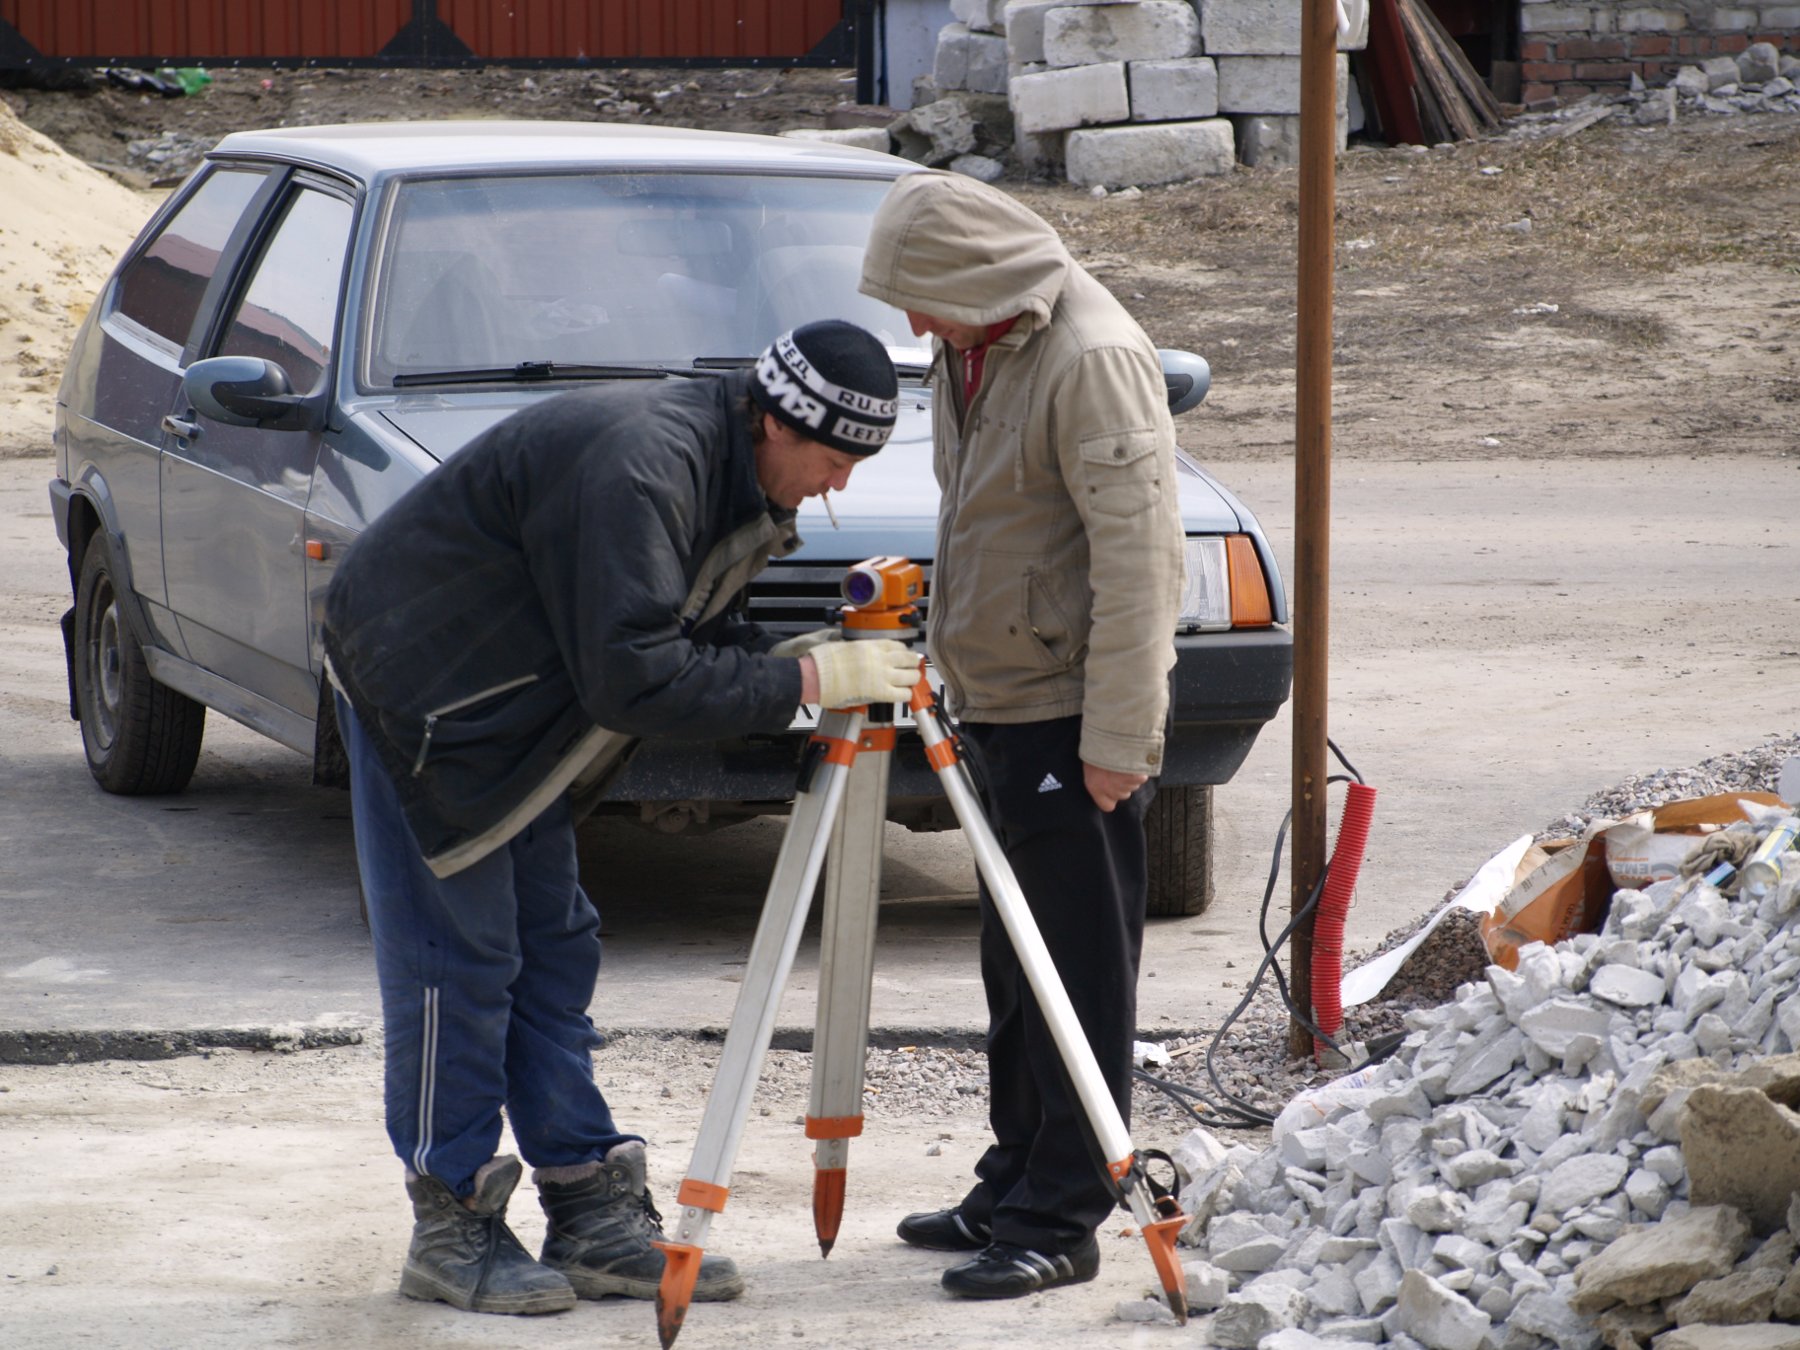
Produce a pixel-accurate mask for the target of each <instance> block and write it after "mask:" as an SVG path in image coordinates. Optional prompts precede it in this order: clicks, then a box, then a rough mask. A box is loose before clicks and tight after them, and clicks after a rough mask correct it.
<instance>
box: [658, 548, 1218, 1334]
mask: <svg viewBox="0 0 1800 1350" xmlns="http://www.w3.org/2000/svg"><path fill="white" fill-rule="evenodd" d="M921 588H922V580H921V571H920V569H919V568H918V567H917V566H916V565H914V564H912V563H909V562H907V561H906V560H905V559H899V558H876V559H871V560H870V561H869V562H867V563H864V564H861V565H859V566H858V567H856V568H853V569H851V572H850V574H849V575H848V576H847V577H846V578H845V582H844V587H843V591H844V598H845V599H846V600H848V601H850V602H851V604H850V605H848V606H847V607H845V608H844V610H843V611H842V615H843V622H844V629H845V632H844V637H845V639H846V640H849V641H854V640H855V639H856V638H857V637H859V636H861V637H865V638H876V637H888V638H901V639H903V640H911V638H912V637H913V636H914V635H915V634H916V631H917V630H916V620H915V618H914V606H913V605H912V604H911V603H910V602H911V600H912V599H913V598H915V597H916V596H917V595H918V594H919V592H920V590H921ZM908 706H909V707H910V709H911V710H912V713H913V717H914V721H915V723H916V725H917V728H918V732H919V736H920V738H921V739H922V740H923V741H924V743H925V757H926V759H927V761H928V762H929V763H930V764H931V766H932V768H933V769H934V770H936V772H937V774H938V777H939V780H940V781H941V782H942V784H943V787H944V792H945V795H946V796H947V797H948V798H949V800H950V805H951V807H952V808H953V809H954V811H955V812H956V818H957V820H958V822H959V823H960V824H961V825H962V828H963V832H964V834H965V835H966V837H967V838H968V840H969V844H970V848H971V850H972V851H973V853H974V855H975V863H976V866H977V868H978V869H979V870H980V872H981V876H982V878H983V879H984V880H985V881H986V882H987V886H988V890H989V892H990V894H991V895H992V897H993V901H994V907H995V909H996V910H997V911H998V913H999V915H1000V918H1001V921H1002V923H1003V924H1004V926H1005V928H1006V932H1007V936H1008V937H1009V938H1010V939H1011V941H1012V945H1013V948H1014V950H1015V951H1016V952H1017V953H1018V955H1019V962H1020V964H1021V965H1022V966H1023V967H1024V970H1025V974H1026V977H1027V979H1028V980H1029V982H1030V985H1031V989H1032V992H1033V994H1034V995H1036V997H1037V1001H1038V1005H1039V1007H1040V1008H1041V1009H1042V1011H1043V1014H1044V1019H1045V1021H1046V1022H1047V1023H1048V1024H1049V1026H1050V1029H1051V1033H1052V1035H1053V1037H1054V1039H1055V1041H1056V1045H1057V1049H1058V1051H1059V1052H1060V1054H1061V1056H1062V1061H1063V1064H1064V1066H1065V1067H1066V1068H1067V1070H1068V1073H1069V1078H1070V1081H1071V1082H1072V1083H1073V1084H1074V1086H1075V1090H1076V1095H1077V1096H1078V1097H1079V1098H1080V1100H1081V1104H1082V1107H1083V1109H1084V1110H1085V1112H1086V1113H1087V1118H1088V1122H1089V1124H1090V1126H1091V1127H1092V1129H1093V1132H1094V1138H1095V1140H1096V1141H1097V1142H1098V1144H1099V1145H1100V1148H1101V1153H1102V1156H1103V1157H1105V1158H1106V1159H1108V1160H1109V1161H1108V1162H1107V1164H1106V1170H1107V1172H1108V1173H1109V1174H1110V1176H1111V1178H1112V1181H1113V1184H1114V1186H1115V1187H1116V1188H1117V1190H1118V1192H1119V1194H1120V1197H1121V1200H1122V1202H1123V1203H1124V1204H1125V1205H1126V1206H1127V1207H1128V1208H1129V1209H1130V1211H1131V1213H1132V1216H1133V1218H1135V1219H1136V1221H1137V1224H1138V1227H1139V1229H1140V1230H1141V1231H1142V1232H1143V1235H1144V1241H1145V1243H1146V1244H1147V1245H1148V1247H1149V1249H1150V1257H1151V1260H1152V1261H1153V1262H1154V1263H1155V1266H1156V1271H1157V1275H1158V1277H1159V1278H1160V1280H1161V1282H1162V1286H1163V1289H1164V1291H1165V1292H1166V1293H1167V1296H1168V1300H1169V1306H1170V1307H1171V1308H1172V1309H1173V1310H1174V1312H1175V1315H1176V1316H1177V1317H1178V1318H1180V1319H1182V1320H1183V1321H1186V1318H1187V1301H1186V1298H1185V1293H1184V1290H1185V1281H1184V1277H1183V1275H1182V1271H1181V1267H1180V1263H1179V1262H1178V1261H1177V1260H1176V1257H1175V1239H1176V1236H1177V1234H1179V1233H1180V1231H1181V1228H1182V1226H1183V1224H1184V1223H1185V1222H1186V1219H1185V1216H1183V1214H1182V1212H1181V1207H1180V1205H1179V1204H1177V1203H1176V1201H1175V1200H1174V1199H1173V1198H1172V1197H1170V1196H1167V1195H1163V1194H1159V1193H1157V1192H1156V1191H1155V1190H1154V1188H1153V1187H1152V1186H1151V1184H1150V1181H1149V1178H1148V1177H1147V1176H1146V1175H1145V1173H1144V1168H1143V1164H1142V1162H1141V1161H1140V1160H1139V1159H1138V1157H1137V1155H1136V1153H1135V1152H1134V1150H1133V1148H1132V1143H1131V1138H1130V1135H1129V1133H1128V1132H1127V1131H1126V1128H1125V1122H1124V1120H1123V1118H1122V1117H1121V1116H1120V1114H1119V1109H1118V1106H1117V1105H1116V1103H1115V1102H1114V1101H1113V1098H1112V1095H1111V1093H1110V1092H1109V1091H1108V1090H1107V1087H1106V1083H1105V1080H1104V1079H1103V1078H1102V1077H1101V1075H1100V1068H1099V1065H1098V1064H1097V1063H1096V1062H1095V1060H1094V1055H1093V1051H1092V1049H1091V1048H1090V1047H1089V1045H1088V1042H1087V1037H1086V1036H1085V1035H1084V1034H1083V1032H1082V1030H1081V1025H1080V1023H1079V1021H1078V1020H1077V1019H1076V1015H1075V1010H1074V1008H1073V1006H1072V1005H1071V1004H1070V1002H1069V997H1068V994H1067V993H1066V992H1064V989H1063V985H1062V981H1061V979H1060V978H1059V977H1058V975H1057V972H1056V967H1055V964H1054V963H1053V962H1052V960H1051V957H1050V953H1049V950H1048V949H1047V948H1046V947H1045V945H1044V940H1043V937H1042V936H1041V935H1040V933H1039V931H1038V927H1037V923H1036V921H1035V920H1034V919H1033V918H1032V916H1031V911H1030V909H1029V908H1027V906H1026V903H1025V896H1024V892H1023V891H1021V890H1020V888H1019V883H1018V881H1017V880H1016V878H1015V877H1014V876H1013V872H1012V868H1011V867H1010V866H1009V865H1008V864H1007V861H1006V855H1005V854H1004V853H1003V852H1002V851H1001V848H1000V844H999V841H998V840H997V839H996V838H995V837H994V833H993V830H992V829H991V828H990V827H989V825H988V822H987V819H986V817H985V816H984V815H983V814H982V811H981V807H980V804H979V802H978V801H977V799H976V795H975V791H974V787H973V785H972V782H971V780H970V778H969V774H968V769H967V768H966V767H965V766H964V765H963V764H962V762H961V761H960V760H959V758H958V756H957V749H956V741H955V739H954V738H953V737H952V736H951V735H950V734H948V733H947V732H946V731H945V730H944V725H943V716H942V713H941V712H940V711H939V709H938V707H937V705H936V703H935V701H934V699H933V696H932V691H931V687H930V685H929V683H928V682H927V681H926V680H924V679H923V678H921V679H920V681H919V684H918V686H917V687H916V688H915V689H914V691H913V696H912V700H911V702H910V703H909V704H908ZM896 731H897V729H896V727H895V726H894V724H893V708H892V706H891V705H887V706H882V705H877V706H874V707H870V708H860V707H853V708H835V709H830V710H827V711H826V712H825V713H824V715H823V716H822V717H821V719H820V722H819V726H818V730H817V731H816V732H815V733H814V735H813V737H812V740H811V742H810V744H809V747H808V756H807V758H806V760H805V762H804V764H803V767H802V769H801V774H800V781H799V785H798V791H797V793H796V795H795V799H794V806H793V812H792V815H791V816H790V818H789V822H788V827H787V833H786V834H785V836H784V837H783V839H782V844H781V851H780V853H779V854H778V855H777V857H776V860H775V872H774V875H773V877H771V879H770V881H769V889H768V893H767V895H766V897H765V898H764V900H763V911H762V917H761V919H760V920H759V922H758V924H757V929H756V936H755V938H754V939H753V941H752V943H751V947H750V958H749V963H748V965H747V967H746V969H745V972H744V982H743V984H742V986H741V987H740V989H739V992H738V1000H737V1006H736V1008H735V1009H734V1010H733V1012H732V1017H731V1025H730V1028H729V1029H728V1030H727V1032H726V1035H725V1048H724V1051H723V1052H722V1054H721V1056H720V1059H719V1067H718V1070H717V1072H716V1074H715V1075H714V1079H713V1089H712V1092H711V1093H710V1094H709V1095H708V1097H707V1101H706V1110H705V1113H704V1115H703V1116H702V1117H701V1121H700V1133H699V1135H698V1137H697V1138H696V1140H695V1142H694V1153H693V1158H692V1160H691V1162H690V1163H689V1165H688V1173H687V1177H686V1179H685V1180H683V1181H682V1183H681V1186H680V1188H679V1190H678V1191H677V1192H676V1200H677V1203H678V1204H679V1205H680V1213H679V1214H678V1215H677V1217H676V1222H675V1224H674V1226H673V1230H672V1233H671V1235H670V1237H669V1238H668V1239H666V1240H665V1241H661V1242H658V1243H657V1244H656V1245H657V1246H658V1247H660V1248H662V1250H663V1253H664V1256H665V1259H666V1264H665V1265H664V1268H663V1277H662V1283H661V1285H660V1286H659V1288H658V1289H657V1295H656V1317H657V1332H658V1335H659V1336H660V1338H661V1341H662V1345H663V1350H668V1347H669V1346H670V1345H672V1344H673V1343H674V1340H675V1337H676V1335H677V1334H678V1333H679V1332H680V1331H681V1325H682V1321H683V1319H684V1318H685V1317H686V1316H687V1309H688V1304H689V1302H690V1301H691V1300H692V1298H693V1292H694V1285H695V1282H696V1280H697V1279H698V1278H699V1273H700V1258H701V1254H702V1250H703V1248H704V1247H705V1244H706V1236H707V1232H708V1230H709V1229H710V1228H711V1226H712V1220H713V1216H714V1215H715V1214H717V1213H719V1212H720V1211H722V1210H723V1209H724V1208H725V1201H726V1198H727V1196H728V1195H729V1193H730V1184H731V1168H732V1163H733V1161H734V1159H735V1158H736V1156H737V1150H738V1144H739V1142H740V1141H741V1139H742V1137H743V1132H744V1124H745V1119H746V1117H747V1116H748V1114H749V1110H750V1102H751V1097H752V1095H753V1094H754V1092H755V1090H756V1082H757V1079H758V1077H760V1075H761V1072H762V1063H763V1056H764V1055H765V1054H766V1052H767V1051H768V1048H769V1039H770V1036H771V1035H772V1034H773V1032H774V1028H775V1014H776V1008H777V1005H778V1004H779V1002H780V998H781V991H782V988H783V986H784V985H785V984H786V983H787V978H788V973H789V971H790V969H791V968H792V966H793V962H794V953H795V951H796V949H797V948H798V947H799V944H800V934H801V929H802V928H803V927H804V926H805V923H806V917H807V911H808V909H809V907H810V905H811V901H812V894H813V888H814V886H815V885H816V884H817V882H818V878H819V871H820V867H821V864H822V863H826V860H827V858H829V862H828V864H827V865H826V866H825V909H824V914H823V919H822V927H821V932H820V940H819V1007H818V1021H817V1025H816V1027H815V1030H814V1039H813V1075H812V1096H811V1099H810V1103H809V1106H808V1109H807V1115H806V1136H807V1138H809V1139H812V1140H814V1141H816V1147H815V1149H814V1153H813V1162H814V1168H815V1170H814V1177H813V1225H814V1229H815V1231H816V1232H817V1234H818V1238H819V1250H820V1253H821V1254H822V1255H829V1254H830V1252H831V1248H832V1244H833V1243H834V1242H835V1241H836V1240H837V1234H838V1226H839V1222H840V1221H841V1219H842V1217H843V1212H844V1182H845V1170H846V1167H847V1164H848V1161H849V1153H850V1140H851V1139H853V1138H855V1137H856V1136H857V1135H859V1134H861V1133H862V1124H863V1119H862V1090H863V1066H864V1060H865V1056H866V1054H867V1051H868V1040H869V991H870V984H871V978H872V975H873V969H874V963H875V911H876V907H877V904H878V901H879V895H880V889H881V842H882V829H883V826H884V824H885V822H886V818H887V794H888V766H889V763H890V761H891V757H892V754H893V749H894V744H895V739H896ZM828 841H829V845H830V847H829V850H828V849H827V842H828ZM1113 1160H1116V1161H1113Z"/></svg>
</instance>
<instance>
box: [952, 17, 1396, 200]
mask: <svg viewBox="0 0 1800 1350" xmlns="http://www.w3.org/2000/svg"><path fill="white" fill-rule="evenodd" d="M1346 8H1347V10H1348V12H1349V15H1350V17H1351V20H1352V23H1351V31H1350V32H1349V33H1348V34H1346V35H1341V36H1340V40H1339V51H1340V55H1339V57H1338V144H1339V147H1340V148H1342V146H1343V144H1344V141H1345V139H1346V137H1347V135H1348V128H1349V116H1348V111H1349V110H1348V104H1347V96H1348V91H1349V71H1348V63H1347V59H1346V58H1345V57H1344V56H1343V55H1342V54H1341V53H1343V52H1345V51H1351V50H1356V49H1359V48H1361V47H1362V46H1364V45H1365V44H1366V43H1367V41H1368V30H1369V19H1368V12H1369V11H1368V0H1347V5H1346ZM951 10H952V12H953V13H954V14H955V15H956V18H957V22H955V23H952V24H950V25H948V26H947V27H945V28H944V29H943V30H942V32H941V33H940V34H939V36H938V48H937V64H936V66H935V68H934V70H933V75H932V79H933V83H934V84H935V86H936V91H937V92H939V93H951V92H953V91H967V92H971V93H988V94H992V93H996V92H1003V93H1005V94H1006V95H1007V98H1008V100H1009V103H1010V105H1011V110H1012V114H1013V150H1014V154H1015V157H1016V158H1017V160H1018V161H1019V164H1020V166H1021V167H1023V168H1024V169H1025V170H1026V171H1027V172H1031V173H1039V174H1042V173H1057V172H1059V171H1060V172H1062V173H1063V174H1065V175H1066V176H1067V178H1068V180H1069V181H1070V182H1072V183H1078V184H1081V185H1083V186H1100V187H1108V188H1112V187H1126V186H1148V185H1151V184H1155V183H1171V182H1181V181H1185V180H1188V179H1192V178H1199V177H1205V176H1208V175H1212V174H1221V173H1226V172H1229V171H1230V169H1231V167H1232V166H1233V164H1235V163H1237V162H1238V161H1240V160H1241V161H1243V162H1244V163H1246V164H1252V165H1255V164H1293V163H1296V162H1297V160H1298V154H1299V144H1300V135H1299V121H1300V118H1299V113H1300V6H1299V4H1298V3H1297V2H1296V0H951Z"/></svg>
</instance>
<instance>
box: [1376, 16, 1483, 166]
mask: <svg viewBox="0 0 1800 1350" xmlns="http://www.w3.org/2000/svg"><path fill="white" fill-rule="evenodd" d="M1396 7H1397V8H1398V10H1399V18H1400V27H1401V28H1402V30H1403V31H1404V32H1405V34H1406V46H1407V50H1408V53H1409V54H1410V55H1411V57H1412V68H1413V75H1414V79H1413V89H1412V92H1413V100H1414V103H1415V105H1416V107H1417V109H1418V116H1419V124H1420V129H1421V130H1422V131H1423V133H1424V135H1425V139H1426V140H1427V141H1428V142H1430V143H1432V144H1436V143H1437V142H1440V141H1472V140H1474V139H1476V138H1477V137H1479V136H1481V135H1483V134H1485V133H1487V132H1490V131H1494V130H1496V129H1497V128H1498V127H1499V125H1500V122H1501V112H1500V102H1499V100H1498V99H1496V98H1495V97H1494V95H1493V91H1492V90H1490V89H1489V88H1488V87H1487V82H1486V81H1485V80H1483V79H1482V78H1481V76H1479V75H1477V74H1476V73H1475V68H1474V67H1473V66H1471V65H1470V64H1469V58H1468V57H1467V56H1465V55H1463V50H1462V48H1461V47H1459V46H1457V45H1456V39H1454V38H1453V37H1451V36H1450V34H1449V33H1447V32H1446V31H1445V30H1444V25H1443V24H1441V23H1440V22H1438V18H1437V15H1435V14H1433V13H1432V12H1431V9H1430V7H1429V6H1428V5H1426V3H1425V0H1396Z"/></svg>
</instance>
